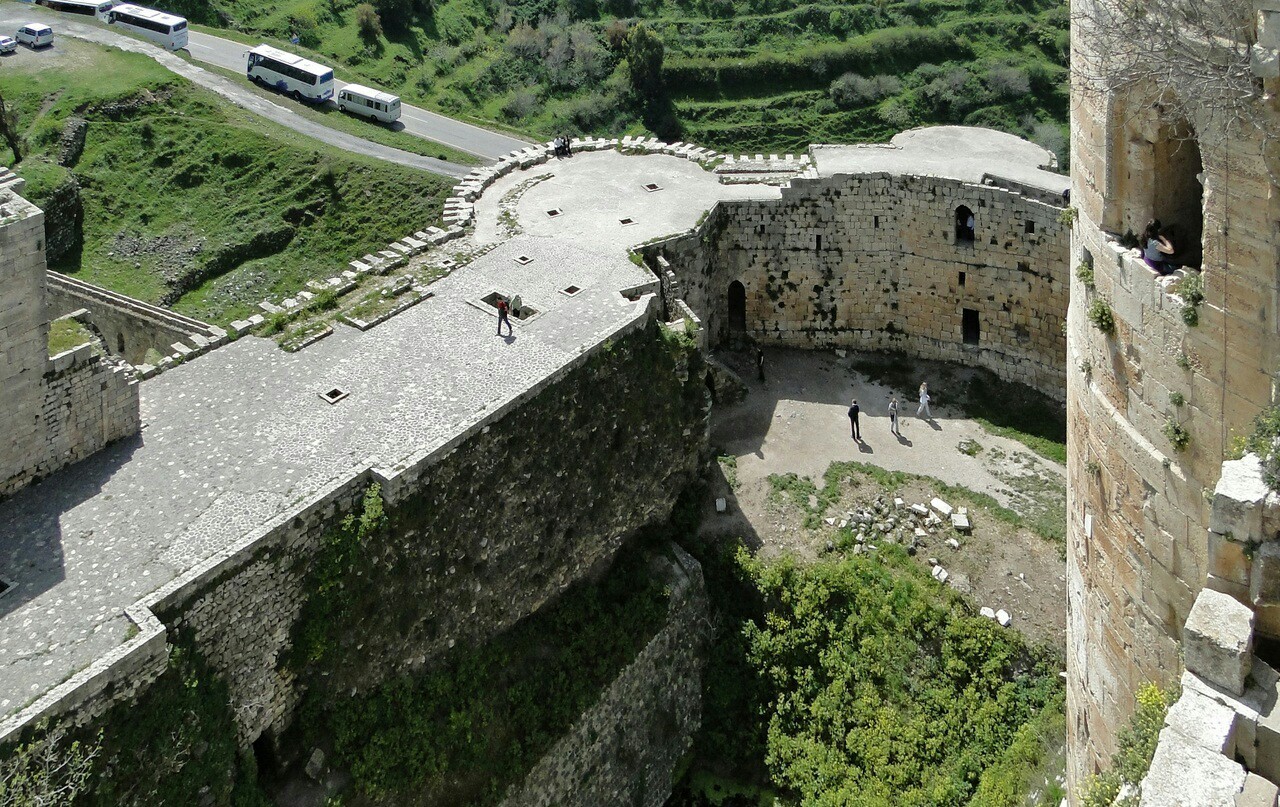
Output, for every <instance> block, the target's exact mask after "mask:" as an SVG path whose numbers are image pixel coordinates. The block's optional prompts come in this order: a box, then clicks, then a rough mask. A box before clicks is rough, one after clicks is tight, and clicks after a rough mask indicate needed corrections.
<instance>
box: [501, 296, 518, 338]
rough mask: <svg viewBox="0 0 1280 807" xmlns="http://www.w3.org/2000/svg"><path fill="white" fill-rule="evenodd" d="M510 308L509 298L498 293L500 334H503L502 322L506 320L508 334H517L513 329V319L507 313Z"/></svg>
mask: <svg viewBox="0 0 1280 807" xmlns="http://www.w3.org/2000/svg"><path fill="white" fill-rule="evenodd" d="M510 310H511V309H510V306H508V305H507V298H505V297H503V296H502V295H498V336H502V323H504V322H505V323H507V336H515V332H514V331H513V330H511V320H510V319H508V318H507V313H508V312H509V311H510Z"/></svg>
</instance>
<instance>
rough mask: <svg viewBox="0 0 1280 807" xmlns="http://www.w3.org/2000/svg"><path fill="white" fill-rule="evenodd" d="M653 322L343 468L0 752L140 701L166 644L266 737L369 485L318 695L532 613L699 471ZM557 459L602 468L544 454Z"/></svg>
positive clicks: (690, 393) (61, 694)
mask: <svg viewBox="0 0 1280 807" xmlns="http://www.w3.org/2000/svg"><path fill="white" fill-rule="evenodd" d="M655 308H656V306H651V308H650V311H649V314H648V315H647V316H642V317H640V318H639V319H638V320H636V321H635V322H633V323H632V324H630V325H628V326H626V327H625V328H623V329H622V330H620V331H619V332H618V333H616V334H614V336H613V338H612V339H611V340H610V341H609V342H608V343H603V344H601V345H600V346H599V347H597V348H596V349H595V350H593V351H589V352H587V353H584V354H582V355H580V356H578V357H576V358H575V359H573V360H571V361H570V362H569V363H568V364H567V365H566V366H565V367H564V368H562V369H561V370H560V371H559V372H558V373H556V374H555V375H553V376H551V377H549V378H548V379H546V380H544V382H542V383H541V384H539V385H537V386H536V387H533V388H531V389H530V390H529V391H528V392H527V393H526V394H525V395H524V396H523V397H521V398H520V399H517V400H515V401H513V402H511V403H510V404H508V405H506V406H504V407H503V408H502V409H500V410H496V411H495V412H493V413H492V415H491V417H489V418H488V419H486V420H485V421H482V422H481V423H478V424H476V425H475V426H474V427H472V428H471V429H469V430H468V431H466V432H464V433H462V434H460V435H459V436H458V437H457V438H456V439H455V440H454V441H452V442H451V443H449V444H447V445H445V446H444V447H442V448H441V449H439V450H437V451H435V452H432V453H430V454H427V455H424V456H421V457H418V458H417V459H414V460H411V461H409V462H407V463H405V465H404V466H403V467H397V468H394V469H391V468H377V467H372V468H371V467H368V466H364V467H354V468H352V469H351V470H350V472H349V473H347V474H343V475H341V476H340V478H339V479H337V480H335V482H334V484H333V486H332V487H331V488H330V489H328V490H327V491H324V492H322V493H320V494H318V495H317V496H315V497H314V498H312V499H310V500H307V501H304V502H299V503H298V504H297V506H296V507H295V508H294V509H293V511H292V512H290V513H288V514H285V515H283V516H282V517H280V518H279V519H278V520H276V521H275V522H274V523H272V524H270V525H267V526H265V527H263V528H262V529H260V530H258V531H257V532H255V533H254V534H252V535H249V536H246V538H245V539H244V540H243V541H242V542H241V543H239V544H238V545H237V546H236V547H235V548H233V549H231V550H229V551H227V552H225V553H223V554H221V555H218V556H215V557H213V558H210V559H209V560H208V561H206V562H205V563H203V564H202V565H200V566H199V567H197V568H194V569H192V570H190V571H189V572H188V573H186V574H185V575H183V576H182V577H180V578H178V579H176V580H174V581H173V582H172V583H170V584H169V585H167V586H165V587H164V588H162V589H161V590H159V591H157V592H155V593H154V594H152V595H150V596H149V597H147V598H146V599H145V600H144V601H142V602H140V603H138V604H137V605H135V606H134V607H132V608H131V609H130V610H129V611H128V613H129V615H130V617H131V618H132V619H133V620H134V622H135V623H136V624H138V626H139V634H138V635H137V636H135V637H133V638H132V639H130V641H129V642H128V643H126V645H125V646H123V647H121V648H119V649H117V651H116V652H115V653H113V654H112V655H111V656H110V657H109V658H106V659H103V660H101V661H99V662H97V663H95V665H94V666H93V667H92V668H90V669H89V670H87V671H85V672H84V673H81V674H78V675H77V676H75V677H73V678H72V679H71V680H70V681H68V682H67V683H66V684H63V685H62V686H60V687H58V688H57V689H55V690H54V691H53V692H51V693H49V694H48V695H46V696H45V697H43V698H41V699H40V700H39V701H37V702H36V703H35V704H33V705H32V706H31V707H29V708H28V709H26V710H25V711H24V712H23V713H21V714H20V715H18V716H16V717H15V718H14V719H12V720H10V721H7V722H6V724H5V725H4V726H0V742H2V741H3V740H4V739H6V738H8V737H12V736H15V734H16V732H19V731H21V730H22V729H23V727H25V726H30V725H34V724H35V723H36V722H38V721H39V720H40V719H42V718H45V717H50V716H55V715H67V719H68V720H71V721H73V722H74V723H75V724H77V725H86V724H88V723H90V722H92V721H93V720H95V719H97V718H99V717H101V716H102V715H103V714H104V713H105V712H106V710H107V709H108V708H109V707H110V706H111V705H112V704H114V703H116V702H119V701H120V700H122V699H131V698H132V697H134V696H136V693H137V691H138V689H139V688H140V686H144V685H145V683H146V682H147V681H149V680H154V678H155V676H156V675H158V674H159V673H160V672H161V671H162V670H163V660H164V646H165V645H164V641H165V637H166V635H167V636H168V637H169V638H170V639H174V638H178V637H181V639H182V640H183V641H185V642H190V643H191V644H193V645H194V646H195V648H196V649H197V650H198V652H199V653H200V654H201V655H202V656H203V657H204V658H205V659H206V660H207V661H208V662H209V664H210V666H211V667H212V669H213V670H214V671H215V672H216V673H217V674H218V675H219V676H220V677H221V678H223V679H224V680H225V681H226V683H227V684H228V687H229V690H230V695H231V708H232V711H233V713H234V715H235V719H236V725H237V730H238V733H239V740H240V741H241V743H242V744H244V745H247V744H248V743H250V742H252V741H254V740H256V739H257V738H258V737H260V736H261V735H262V734H263V733H264V732H266V733H268V736H269V737H270V738H271V739H272V740H273V741H274V740H275V739H276V738H278V737H279V735H280V733H282V732H283V730H284V729H285V727H286V726H287V725H288V724H289V722H290V720H291V718H292V714H293V710H294V707H295V706H296V705H297V703H298V701H299V699H300V697H301V695H302V683H301V682H300V681H299V678H298V668H297V667H296V666H295V665H292V664H291V663H290V662H289V659H288V656H289V651H290V649H291V647H292V640H293V633H294V630H295V629H296V628H297V626H298V621H299V618H300V614H301V612H302V608H303V605H304V603H305V601H306V598H307V594H308V589H307V577H308V572H309V571H310V570H311V568H312V564H313V563H314V561H315V558H316V555H317V553H318V551H319V549H320V546H321V543H322V539H323V537H324V536H325V535H326V533H327V532H328V531H329V530H330V529H332V528H333V526H334V525H335V524H336V523H337V519H339V518H340V517H341V516H342V515H343V514H344V513H348V512H351V511H353V510H355V509H357V507H358V503H359V500H360V499H361V497H362V496H363V494H364V492H365V490H367V488H368V486H369V485H370V484H371V483H375V482H376V483H378V484H379V485H380V486H381V492H382V497H383V500H384V503H385V507H386V510H387V513H388V515H389V518H390V523H391V529H390V530H389V531H388V533H387V537H386V538H385V539H382V540H385V544H383V545H380V546H378V547H377V549H376V551H371V554H372V555H373V557H374V562H373V563H372V565H371V566H370V567H369V568H365V569H361V570H360V573H359V574H358V575H357V577H356V578H355V579H354V580H352V581H350V582H348V583H347V589H348V590H349V591H351V592H352V594H353V597H354V602H353V604H352V606H351V608H350V609H349V610H350V614H349V618H350V620H351V622H350V624H344V625H343V626H335V627H340V628H341V629H340V630H337V631H336V633H337V634H338V635H340V636H342V637H343V638H342V639H340V640H338V641H339V642H340V645H339V646H337V647H335V648H333V653H332V656H333V658H336V659H341V663H338V664H334V665H333V667H332V668H331V669H326V670H325V671H324V672H325V673H326V674H325V675H324V676H322V677H320V676H313V677H312V678H311V679H310V680H311V681H312V682H313V683H314V682H315V681H317V680H320V678H322V679H323V685H324V686H326V687H332V688H333V691H347V690H350V689H352V688H355V689H360V690H363V689H365V688H369V687H373V686H376V685H377V684H379V683H380V682H381V681H383V680H385V679H386V678H387V677H388V676H390V675H394V674H397V673H402V672H409V671H412V670H415V669H418V668H421V667H423V666H425V665H427V664H429V663H430V662H431V660H432V659H433V658H435V657H437V656H438V655H439V654H441V653H443V652H445V651H446V650H448V649H449V648H451V647H453V646H454V645H455V644H457V643H459V642H461V643H464V644H476V643H479V642H483V641H485V640H487V639H488V638H490V637H492V636H493V635H495V634H496V633H498V632H500V631H501V630H503V629H505V628H507V627H509V626H511V625H513V624H514V623H515V622H517V621H519V620H520V619H522V618H523V617H525V616H527V615H528V614H530V613H532V612H533V611H535V610H537V609H538V608H539V607H540V606H541V605H542V604H543V603H545V602H547V601H548V600H549V599H550V598H552V597H554V596H555V595H556V594H558V593H559V592H560V591H562V590H563V589H565V588H566V587H568V586H569V585H570V584H572V583H573V582H575V581H577V580H580V579H582V578H583V577H584V576H585V575H587V574H588V573H589V572H590V571H591V570H592V569H593V568H595V567H596V566H597V565H599V564H602V563H606V562H608V560H609V559H610V558H611V557H612V556H613V554H614V553H615V552H616V551H617V549H618V548H620V547H621V546H622V544H623V543H624V542H625V540H626V539H627V537H628V536H629V535H631V534H632V533H634V532H635V531H636V530H638V529H639V528H641V527H643V526H645V525H646V524H650V523H654V522H658V521H661V520H663V519H665V518H666V517H667V515H668V514H669V512H670V509H671V507H672V505H673V503H674V499H675V496H676V495H677V493H678V492H679V491H680V490H681V489H682V488H683V487H684V485H685V484H686V483H687V481H689V480H690V479H692V477H693V476H694V474H695V472H696V469H697V467H698V464H699V461H700V459H699V458H700V457H701V456H702V455H703V454H705V445H706V439H707V408H706V388H705V386H704V385H703V383H702V381H701V375H700V374H699V373H697V372H691V369H690V367H689V366H688V362H690V361H696V360H697V356H696V354H695V355H692V356H690V355H688V354H681V355H684V356H685V358H684V359H683V360H682V361H681V362H674V363H673V362H672V360H671V358H670V357H671V356H672V355H673V353H672V349H671V348H670V347H669V346H668V345H667V343H666V342H665V341H664V339H663V337H662V336H660V334H659V332H658V326H657V325H656V324H655V315H656V310H655ZM664 356H665V357H666V358H664ZM566 443H571V444H579V445H586V444H593V445H598V446H600V450H599V451H594V452H591V454H590V455H589V456H587V455H583V454H580V453H575V452H564V451H561V450H559V448H560V447H561V446H563V445H565V444H566ZM391 603H394V604H395V607H394V609H392V608H390V607H389V604H391ZM393 614H394V615H393ZM302 672H303V674H306V670H303V671H302Z"/></svg>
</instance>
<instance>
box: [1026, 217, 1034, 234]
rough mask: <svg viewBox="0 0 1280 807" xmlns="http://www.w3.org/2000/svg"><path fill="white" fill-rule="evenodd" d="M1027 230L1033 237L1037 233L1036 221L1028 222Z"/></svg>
mask: <svg viewBox="0 0 1280 807" xmlns="http://www.w3.org/2000/svg"><path fill="white" fill-rule="evenodd" d="M1026 228H1027V234H1028V235H1032V234H1034V233H1035V231H1036V223H1035V222H1034V221H1030V220H1028V221H1027V223H1026Z"/></svg>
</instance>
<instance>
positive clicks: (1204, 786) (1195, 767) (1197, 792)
mask: <svg viewBox="0 0 1280 807" xmlns="http://www.w3.org/2000/svg"><path fill="white" fill-rule="evenodd" d="M1244 781H1245V770H1244V768H1242V767H1240V765H1239V764H1238V763H1235V762H1233V761H1231V760H1229V759H1227V758H1226V757H1224V756H1222V755H1221V754H1219V753H1217V752H1215V751H1212V750H1210V749H1208V748H1205V747H1203V746H1200V745H1196V744H1195V743H1194V742H1193V741H1191V740H1190V739H1188V738H1186V737H1184V736H1183V735H1182V734H1181V733H1179V732H1178V731H1176V730H1174V729H1172V728H1167V727H1166V728H1165V729H1164V730H1163V731H1161V732H1160V742H1159V745H1158V746H1157V747H1156V754H1155V757H1153V758H1152V760H1151V768H1150V769H1149V770H1148V772H1147V776H1146V778H1145V779H1143V780H1142V799H1141V800H1140V801H1139V802H1138V803H1139V805H1140V807H1235V797H1236V794H1237V793H1239V792H1240V790H1241V788H1243V787H1244Z"/></svg>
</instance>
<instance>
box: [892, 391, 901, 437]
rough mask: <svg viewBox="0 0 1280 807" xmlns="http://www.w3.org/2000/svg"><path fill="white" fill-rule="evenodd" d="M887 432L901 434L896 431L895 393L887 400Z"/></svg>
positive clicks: (896, 403) (896, 409)
mask: <svg viewBox="0 0 1280 807" xmlns="http://www.w3.org/2000/svg"><path fill="white" fill-rule="evenodd" d="M889 433H890V434H893V435H896V436H898V437H901V436H902V432H900V431H898V396H896V395H895V396H893V400H891V401H889Z"/></svg>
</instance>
